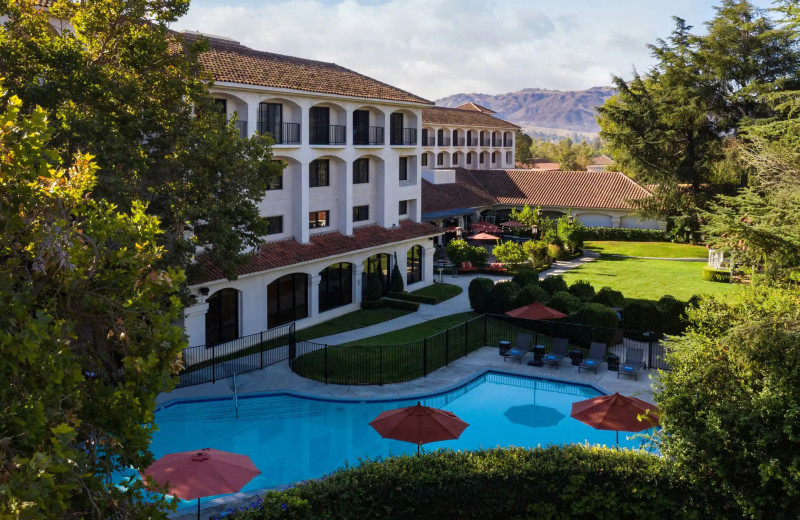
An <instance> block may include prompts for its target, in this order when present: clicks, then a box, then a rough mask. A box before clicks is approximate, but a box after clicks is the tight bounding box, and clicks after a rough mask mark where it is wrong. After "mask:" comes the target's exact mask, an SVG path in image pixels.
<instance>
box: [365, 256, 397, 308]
mask: <svg viewBox="0 0 800 520" xmlns="http://www.w3.org/2000/svg"><path fill="white" fill-rule="evenodd" d="M390 266H391V257H390V256H389V255H388V254H387V253H379V254H377V255H372V256H371V257H369V258H367V259H366V260H364V272H363V273H362V275H361V276H362V279H361V296H362V298H363V297H364V296H366V293H367V282H368V280H369V275H370V274H371V273H377V274H378V281H379V282H380V285H381V296H386V295H387V294H389V273H390V272H391V271H390V270H389V268H390Z"/></svg>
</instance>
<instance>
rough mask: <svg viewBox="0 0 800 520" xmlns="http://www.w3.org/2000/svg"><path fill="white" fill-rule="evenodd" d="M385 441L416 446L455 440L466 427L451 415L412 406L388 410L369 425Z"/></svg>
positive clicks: (444, 411) (437, 410)
mask: <svg viewBox="0 0 800 520" xmlns="http://www.w3.org/2000/svg"><path fill="white" fill-rule="evenodd" d="M369 425H370V426H372V427H373V428H375V431H377V432H378V433H379V434H380V435H381V437H383V438H384V439H395V440H398V441H406V442H413V443H414V444H416V445H417V446H419V445H420V444H426V443H428V442H436V441H447V440H451V439H458V438H459V436H461V432H463V431H464V429H465V428H466V427H467V426H469V424H467V423H465V422H464V421H462V420H461V419H459V418H458V417H456V415H455V414H454V413H453V412H448V411H447V410H440V409H438V408H430V407H428V406H422V404H421V403H417V404H416V405H415V406H409V407H406V408H397V409H395V410H387V411H385V412H383V413H382V414H380V415H379V416H378V417H376V418H375V419H373V421H372V422H370V423H369Z"/></svg>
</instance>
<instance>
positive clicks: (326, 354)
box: [325, 344, 328, 385]
mask: <svg viewBox="0 0 800 520" xmlns="http://www.w3.org/2000/svg"><path fill="white" fill-rule="evenodd" d="M325 384H326V385H327V384H328V345H327V344H326V345H325Z"/></svg>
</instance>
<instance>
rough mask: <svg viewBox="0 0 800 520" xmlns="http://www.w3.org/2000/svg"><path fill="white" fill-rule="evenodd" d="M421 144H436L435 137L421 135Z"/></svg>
mask: <svg viewBox="0 0 800 520" xmlns="http://www.w3.org/2000/svg"><path fill="white" fill-rule="evenodd" d="M422 146H436V138H435V137H423V138H422Z"/></svg>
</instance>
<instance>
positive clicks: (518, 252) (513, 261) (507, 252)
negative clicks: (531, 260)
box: [492, 240, 528, 265]
mask: <svg viewBox="0 0 800 520" xmlns="http://www.w3.org/2000/svg"><path fill="white" fill-rule="evenodd" d="M492 254H493V255H494V256H495V258H497V260H498V261H500V262H502V263H504V264H506V265H517V264H523V263H526V262H527V261H528V257H527V255H525V251H523V250H522V246H521V245H519V244H517V243H516V242H512V241H510V240H509V241H508V242H504V243H502V244H500V245H499V246H494V249H492Z"/></svg>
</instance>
